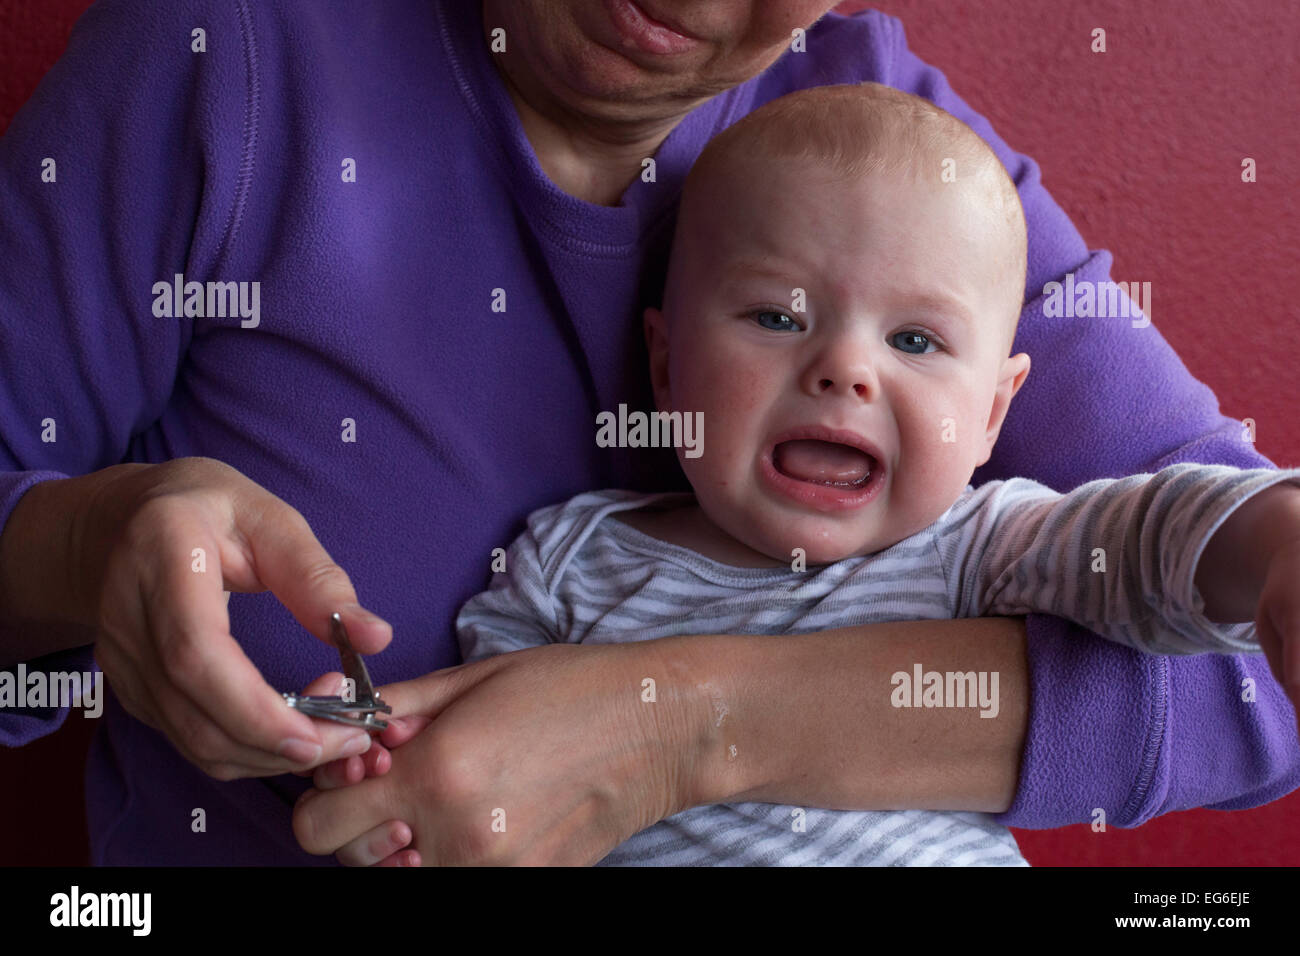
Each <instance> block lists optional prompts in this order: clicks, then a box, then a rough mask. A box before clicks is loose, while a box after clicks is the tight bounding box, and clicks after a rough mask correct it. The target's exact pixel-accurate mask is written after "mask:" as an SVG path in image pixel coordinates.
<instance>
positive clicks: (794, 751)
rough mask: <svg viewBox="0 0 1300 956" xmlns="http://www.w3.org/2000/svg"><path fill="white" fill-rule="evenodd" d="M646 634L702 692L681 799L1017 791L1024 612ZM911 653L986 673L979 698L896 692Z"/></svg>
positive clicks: (838, 798)
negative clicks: (939, 701) (933, 702)
mask: <svg viewBox="0 0 1300 956" xmlns="http://www.w3.org/2000/svg"><path fill="white" fill-rule="evenodd" d="M650 644H651V645H653V646H655V650H656V653H659V654H663V655H668V656H670V657H671V658H674V659H677V660H679V661H680V662H681V667H682V669H683V670H684V671H685V672H686V673H689V674H690V675H691V680H690V684H691V686H692V687H694V688H696V694H697V695H698V696H700V697H701V698H705V699H707V700H708V701H709V704H710V710H709V713H710V715H711V716H712V719H710V720H709V721H708V722H707V724H706V726H705V727H704V728H703V729H702V732H701V733H700V734H699V736H698V737H697V739H696V740H695V742H694V745H693V747H692V748H691V749H690V751H688V752H690V754H691V756H690V758H689V761H688V768H689V771H690V773H689V774H685V775H684V778H685V779H687V780H688V781H689V784H688V785H689V787H690V788H692V789H691V792H689V793H686V794H683V795H681V796H680V797H679V799H681V800H684V801H685V803H684V806H692V805H695V804H701V803H719V802H730V801H735V800H757V801H761V802H768V803H786V804H793V805H800V806H810V807H825V808H831V809H861V810H891V809H934V810H978V811H986V812H1000V811H1003V810H1005V809H1007V807H1009V806H1010V805H1011V802H1012V800H1013V799H1014V797H1015V794H1016V788H1017V784H1018V782H1019V770H1020V758H1021V753H1022V750H1023V748H1024V740H1025V733H1026V728H1027V725H1028V720H1029V671H1028V663H1027V658H1026V649H1025V644H1026V636H1025V621H1024V619H1023V618H976V619H968V620H936V621H905V622H894V623H876V624H867V625H859V626H855V627H845V628H839V629H836V630H832V631H822V632H820V633H817V634H805V635H801V636H788V637H782V638H781V639H780V640H774V639H772V638H770V637H766V638H764V637H746V636H727V635H718V636H709V637H698V636H696V637H681V638H667V639H664V640H659V641H654V642H650ZM917 666H920V667H921V668H922V670H923V671H934V670H937V671H941V672H944V671H954V672H962V673H965V672H970V671H973V672H975V673H976V674H980V673H983V674H985V675H989V679H988V680H987V682H986V684H985V686H986V687H988V688H989V689H990V690H991V693H990V694H989V698H991V700H990V701H989V703H988V706H984V707H976V706H969V707H920V706H915V707H897V706H895V705H894V703H893V701H894V698H895V694H894V691H895V682H894V681H893V680H892V676H893V675H895V674H898V673H902V674H905V675H907V677H908V678H911V676H912V675H913V673H914V670H915V668H916V667H917ZM993 675H996V680H993V679H992V677H993ZM697 703H698V702H697ZM719 718H720V719H719ZM732 748H734V751H733V749H732Z"/></svg>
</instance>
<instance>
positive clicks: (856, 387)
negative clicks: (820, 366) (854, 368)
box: [818, 376, 871, 398]
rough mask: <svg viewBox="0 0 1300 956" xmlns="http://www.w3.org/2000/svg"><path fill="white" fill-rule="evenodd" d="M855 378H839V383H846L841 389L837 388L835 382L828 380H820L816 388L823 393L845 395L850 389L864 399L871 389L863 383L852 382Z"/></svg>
mask: <svg viewBox="0 0 1300 956" xmlns="http://www.w3.org/2000/svg"><path fill="white" fill-rule="evenodd" d="M857 377H858V376H845V377H842V378H840V379H839V381H842V382H846V383H848V384H846V385H845V386H844V387H843V388H839V387H837V385H836V380H835V379H830V378H824V379H822V380H821V381H820V382H819V383H818V386H819V387H820V388H821V390H822V391H823V392H833V391H843V392H846V393H847V392H848V391H849V390H850V389H852V390H853V392H855V393H856V394H857V395H859V396H861V397H862V398H866V397H867V396H868V395H869V394H870V393H871V388H870V386H869V385H868V384H867V383H866V382H865V381H854V378H857ZM861 378H866V376H861Z"/></svg>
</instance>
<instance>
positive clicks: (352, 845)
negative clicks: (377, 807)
mask: <svg viewBox="0 0 1300 956" xmlns="http://www.w3.org/2000/svg"><path fill="white" fill-rule="evenodd" d="M410 842H411V828H410V827H408V826H407V825H406V824H405V823H403V822H402V821H401V820H389V821H388V822H387V823H381V824H380V825H379V826H377V827H375V828H374V829H373V830H371V831H370V832H369V833H364V834H362V835H361V836H359V837H357V838H356V839H355V840H352V841H350V842H348V843H346V844H344V845H343V846H342V847H340V848H339V850H338V852H337V853H335V854H334V856H335V858H336V859H337V860H338V861H339V862H340V863H342V864H343V865H344V866H373V865H374V864H376V863H378V862H379V861H380V860H383V859H385V858H387V857H389V856H391V855H392V854H394V853H396V852H397V851H398V850H400V849H402V848H403V847H405V846H407V845H408V844H409V843H410Z"/></svg>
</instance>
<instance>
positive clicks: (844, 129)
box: [678, 83, 1028, 353]
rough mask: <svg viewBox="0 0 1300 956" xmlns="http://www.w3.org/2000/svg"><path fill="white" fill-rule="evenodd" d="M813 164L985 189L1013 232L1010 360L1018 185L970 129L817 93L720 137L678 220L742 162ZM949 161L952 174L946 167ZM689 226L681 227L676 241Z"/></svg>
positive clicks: (912, 111)
mask: <svg viewBox="0 0 1300 956" xmlns="http://www.w3.org/2000/svg"><path fill="white" fill-rule="evenodd" d="M754 159H757V160H759V161H761V162H770V161H771V160H774V159H776V160H780V159H790V160H810V161H812V162H814V163H819V164H824V165H825V166H827V167H828V168H829V169H830V170H832V171H833V172H835V173H837V174H839V175H840V176H843V177H844V178H846V179H850V180H853V179H858V178H861V177H864V176H869V175H874V174H878V173H886V174H890V173H892V174H899V173H901V174H904V175H908V176H910V177H912V179H913V180H914V181H922V180H925V181H930V182H935V183H939V182H943V181H944V180H943V178H942V177H943V174H944V170H945V169H946V168H947V169H952V170H953V171H954V172H955V175H956V180H957V181H960V182H969V181H972V180H975V181H978V182H980V184H981V185H984V187H985V194H986V196H987V197H988V201H989V203H990V204H992V206H993V208H994V212H995V213H996V214H997V215H999V216H1000V217H1001V219H1002V221H1003V222H1004V223H1005V224H1006V226H1007V229H1008V230H1009V233H1010V236H1011V239H1012V242H1011V252H1010V256H1009V257H1008V259H1007V261H1005V262H1004V263H1003V266H1004V269H1007V270H1010V274H1009V275H1007V274H1005V273H1004V276H1005V280H1006V281H1007V282H1008V283H1011V282H1012V279H1014V287H1015V290H1016V291H1015V302H1014V304H1011V303H1009V304H1008V312H1009V313H1010V315H1009V319H1008V327H1009V330H1008V332H1007V336H1006V350H1007V352H1008V353H1010V351H1011V346H1012V342H1013V340H1014V338H1015V331H1016V323H1017V322H1018V321H1019V318H1020V310H1021V307H1022V306H1023V304H1024V286H1025V270H1026V265H1027V253H1028V243H1027V237H1026V230H1025V215H1024V211H1023V210H1022V209H1021V206H1020V196H1019V195H1018V194H1017V192H1016V187H1015V184H1014V183H1013V182H1012V181H1011V177H1010V176H1008V175H1007V171H1006V169H1005V168H1004V167H1003V165H1002V162H1001V161H1000V160H999V159H998V157H997V154H996V153H994V152H993V150H992V149H991V148H990V147H989V145H988V144H987V143H985V142H984V140H983V139H981V138H980V136H979V135H978V134H977V133H976V132H975V131H974V130H972V129H971V128H970V127H969V126H967V125H966V124H965V123H963V122H962V121H961V120H959V119H957V117H955V116H953V115H952V114H951V113H948V112H945V111H944V110H941V109H939V107H937V106H935V105H934V104H932V103H930V102H928V101H926V100H924V99H922V98H921V97H919V96H913V95H912V94H910V93H904V92H902V91H901V90H896V89H893V88H892V87H889V86H884V85H882V84H880V83H859V84H854V85H845V86H816V87H811V88H809V89H804V90H798V91H796V92H794V93H790V94H787V95H785V96H782V97H780V98H779V99H776V100H773V101H772V102H770V103H767V104H766V105H764V106H762V107H760V108H759V109H757V110H755V111H754V112H752V113H750V114H749V115H747V116H745V117H743V118H742V119H740V120H739V121H737V122H736V123H734V124H733V125H731V126H729V127H728V128H727V129H725V130H723V131H722V132H721V133H719V134H718V135H717V136H715V137H714V138H713V139H712V140H711V141H710V142H709V144H708V146H707V147H706V148H705V150H704V152H702V153H701V154H700V157H699V159H697V160H696V162H695V165H694V167H693V168H692V169H691V172H690V174H689V175H688V176H687V178H686V183H685V185H684V187H683V192H682V204H681V208H682V213H681V217H682V220H686V219H687V218H688V217H689V210H690V208H691V205H692V200H693V198H695V196H696V194H697V193H698V192H700V191H701V190H704V189H705V183H706V181H707V180H708V179H709V178H710V177H711V176H712V175H715V174H718V173H722V174H724V175H725V174H726V172H727V170H728V169H730V168H731V167H732V165H733V163H735V162H736V161H738V160H750V161H753V160H754ZM945 160H951V161H952V163H953V164H955V165H948V166H946V165H945ZM682 225H683V223H682V222H681V221H679V224H678V228H679V235H680V229H681V227H682Z"/></svg>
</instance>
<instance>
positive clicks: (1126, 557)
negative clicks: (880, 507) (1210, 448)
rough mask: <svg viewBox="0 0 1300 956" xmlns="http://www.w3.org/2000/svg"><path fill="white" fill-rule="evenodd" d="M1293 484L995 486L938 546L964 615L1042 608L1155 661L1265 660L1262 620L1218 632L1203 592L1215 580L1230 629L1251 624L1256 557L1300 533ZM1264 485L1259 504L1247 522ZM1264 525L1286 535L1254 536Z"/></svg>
mask: <svg viewBox="0 0 1300 956" xmlns="http://www.w3.org/2000/svg"><path fill="white" fill-rule="evenodd" d="M1281 482H1291V483H1290V484H1287V485H1285V486H1280V487H1279V483H1281ZM1296 483H1300V471H1273V470H1267V469H1260V470H1251V471H1243V470H1238V469H1234V468H1229V467H1226V466H1222V465H1192V464H1185V463H1184V464H1178V465H1173V466H1170V467H1169V468H1165V469H1163V470H1161V471H1159V472H1157V473H1156V474H1154V475H1134V476H1130V477H1127V478H1121V479H1117V480H1100V481H1093V482H1088V483H1087V484H1084V485H1081V486H1079V487H1078V488H1076V489H1074V490H1073V491H1071V492H1069V493H1067V494H1065V495H1060V494H1058V493H1056V492H1054V491H1052V490H1051V489H1049V488H1047V487H1045V486H1043V485H1039V484H1037V483H1036V482H1032V481H1028V480H1026V479H1019V478H1015V479H1010V480H1008V481H1006V482H990V483H988V484H986V485H983V486H981V487H980V488H979V489H976V491H975V492H974V493H973V494H972V495H970V496H969V497H967V498H964V499H963V500H962V501H960V502H959V503H958V505H957V506H956V508H955V509H954V513H953V514H952V516H951V520H949V521H948V522H946V523H945V527H944V529H942V530H941V532H940V537H939V539H938V546H939V548H940V552H941V557H942V559H943V560H944V566H945V567H947V568H949V569H950V580H949V589H950V592H951V593H952V595H953V597H954V599H955V602H956V606H957V608H958V613H959V614H960V615H961V616H970V617H977V616H981V615H984V614H1024V613H1029V612H1033V611H1038V612H1043V613H1048V614H1054V615H1056V616H1059V617H1064V618H1068V619H1070V620H1073V621H1077V622H1078V623H1079V624H1081V625H1083V626H1085V627H1088V628H1089V629H1091V630H1093V631H1095V632H1096V633H1098V634H1100V635H1102V636H1104V637H1107V638H1109V639H1110V640H1113V641H1116V642H1118V643H1121V644H1125V645H1127V646H1129V647H1133V648H1136V649H1138V650H1141V651H1144V652H1146V653H1150V654H1195V653H1200V652H1204V651H1217V652H1221V653H1229V654H1231V653H1242V652H1246V653H1258V652H1259V651H1260V649H1261V648H1260V646H1259V644H1258V642H1257V638H1256V635H1255V628H1254V625H1253V624H1237V625H1235V626H1231V627H1228V626H1216V625H1215V624H1214V623H1212V621H1211V620H1210V619H1209V618H1208V617H1207V616H1206V614H1205V613H1204V608H1205V606H1206V605H1205V603H1204V602H1202V595H1201V594H1200V593H1198V588H1197V585H1198V584H1202V583H1209V584H1210V587H1211V590H1212V594H1211V595H1210V601H1209V605H1208V606H1209V608H1210V609H1211V610H1212V611H1214V612H1215V613H1216V614H1217V615H1218V616H1219V619H1220V620H1223V619H1224V618H1223V614H1224V612H1227V613H1228V614H1229V615H1230V620H1231V621H1246V622H1249V621H1251V620H1253V618H1254V616H1255V608H1254V607H1253V606H1251V601H1252V597H1253V598H1254V599H1257V598H1258V595H1259V593H1260V589H1261V588H1262V586H1263V583H1264V580H1263V576H1264V573H1265V570H1266V561H1265V556H1261V555H1259V554H1258V553H1256V552H1257V549H1259V548H1261V546H1267V548H1268V554H1269V555H1271V554H1272V553H1273V551H1275V550H1276V548H1275V546H1274V545H1275V541H1274V538H1276V537H1279V536H1285V534H1286V533H1287V532H1285V531H1284V530H1283V529H1284V528H1285V527H1291V528H1292V529H1293V530H1294V531H1296V532H1300V524H1297V522H1296V515H1297V514H1300V512H1298V511H1297V508H1296V505H1295V502H1296V501H1297V500H1298V499H1300V488H1297V487H1296ZM1266 489H1267V490H1268V491H1269V493H1268V496H1267V497H1266V498H1263V505H1260V504H1258V503H1255V502H1253V501H1252V503H1253V504H1254V505H1255V506H1254V507H1252V508H1251V509H1250V510H1249V511H1245V512H1242V513H1238V509H1239V508H1241V507H1242V506H1243V503H1244V502H1247V499H1253V498H1254V496H1256V495H1258V494H1260V493H1261V492H1265V491H1266ZM1274 489H1276V490H1274ZM1262 513H1266V517H1265V518H1261V514H1262ZM1267 518H1272V519H1273V521H1274V523H1275V524H1276V528H1275V529H1273V531H1275V532H1276V534H1273V532H1271V533H1270V534H1271V537H1270V539H1269V540H1268V541H1259V540H1253V539H1252V536H1253V535H1255V534H1257V533H1258V531H1259V529H1260V528H1261V527H1263V526H1264V525H1265V524H1266V523H1267ZM1221 528H1222V529H1224V535H1223V536H1222V540H1220V539H1219V536H1218V535H1217V532H1218V531H1219V530H1220V529H1221ZM1212 539H1214V541H1213V543H1214V545H1215V547H1214V548H1213V549H1212V550H1211V553H1210V562H1209V563H1208V564H1207V565H1206V573H1205V574H1198V562H1199V559H1200V558H1201V555H1202V552H1203V551H1205V550H1207V544H1208V543H1210V542H1211V540H1212ZM1248 552H1249V553H1248ZM1229 564H1233V565H1234V566H1233V568H1232V573H1231V574H1225V575H1224V576H1222V577H1220V576H1219V574H1221V573H1223V571H1224V569H1225V568H1226V567H1227V566H1228V565H1229ZM1211 578H1213V579H1214V580H1213V581H1212V582H1211ZM1248 579H1249V580H1248Z"/></svg>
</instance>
